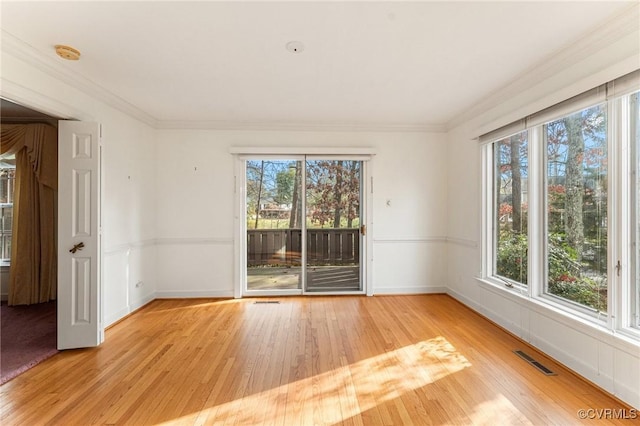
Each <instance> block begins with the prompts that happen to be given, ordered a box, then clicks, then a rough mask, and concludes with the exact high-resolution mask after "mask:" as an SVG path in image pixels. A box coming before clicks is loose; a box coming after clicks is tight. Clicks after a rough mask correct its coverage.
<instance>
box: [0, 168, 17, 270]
mask: <svg viewBox="0 0 640 426" xmlns="http://www.w3.org/2000/svg"><path fill="white" fill-rule="evenodd" d="M3 163H4V162H3ZM3 165H4V166H8V164H3ZM15 176H16V169H15V167H2V168H0V260H3V261H7V260H9V259H10V258H11V227H12V224H13V188H14V186H15Z"/></svg>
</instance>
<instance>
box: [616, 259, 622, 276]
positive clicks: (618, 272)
mask: <svg viewBox="0 0 640 426" xmlns="http://www.w3.org/2000/svg"><path fill="white" fill-rule="evenodd" d="M620 271H622V264H621V263H620V261H619V260H618V263H616V274H617V275H618V276H620Z"/></svg>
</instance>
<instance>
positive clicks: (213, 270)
mask: <svg viewBox="0 0 640 426" xmlns="http://www.w3.org/2000/svg"><path fill="white" fill-rule="evenodd" d="M232 146H252V147H332V146H333V147H345V146H348V147H373V148H376V149H377V155H376V156H375V157H374V160H373V164H372V166H373V176H374V189H375V192H374V194H373V214H372V216H373V222H374V224H373V239H374V240H373V241H374V253H373V256H374V266H373V277H374V280H373V286H374V292H375V293H378V294H380V293H407V292H409V293H412V292H435V291H444V290H445V288H446V287H445V284H446V283H445V281H446V280H445V273H446V269H445V265H446V261H445V247H446V239H445V232H446V209H445V206H446V191H445V184H444V180H445V176H446V170H445V163H444V162H443V161H442V160H441V159H442V158H444V157H445V156H446V145H445V135H444V134H440V133H430V134H428V133H384V132H378V133H366V132H298V131H287V132H282V131H262V132H259V131H213V130H188V131H187V130H160V131H159V134H158V169H157V184H158V189H159V190H158V221H157V224H158V239H157V242H158V295H159V296H161V297H171V296H180V297H182V296H221V297H231V296H233V289H234V281H233V280H234V278H233V259H234V258H233V253H234V252H233V250H234V246H233V244H234V242H233V237H234V226H235V225H234V205H235V204H234V203H235V195H234V190H233V185H234V157H233V155H231V154H230V153H229V148H230V147H232ZM386 200H390V201H391V206H390V207H387V206H386Z"/></svg>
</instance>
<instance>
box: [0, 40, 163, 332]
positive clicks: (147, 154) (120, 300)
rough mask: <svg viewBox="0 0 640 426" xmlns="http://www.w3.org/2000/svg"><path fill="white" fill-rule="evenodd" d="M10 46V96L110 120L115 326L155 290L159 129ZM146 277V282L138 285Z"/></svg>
mask: <svg viewBox="0 0 640 426" xmlns="http://www.w3.org/2000/svg"><path fill="white" fill-rule="evenodd" d="M4 47H5V46H4V44H3V51H2V69H1V70H2V72H1V82H2V87H1V92H0V93H1V94H2V96H3V97H6V98H8V99H11V100H14V101H17V103H20V104H22V105H25V106H28V107H31V108H34V109H38V110H42V111H44V112H47V113H49V114H52V115H57V116H64V117H69V118H74V119H79V120H85V121H97V122H99V123H101V124H102V125H103V143H104V146H103V199H102V217H103V247H104V250H105V256H104V264H103V268H104V278H105V279H104V282H103V286H104V296H105V299H104V309H105V312H104V319H105V325H109V324H111V323H113V322H114V321H117V320H118V319H120V318H122V317H123V316H124V315H126V314H128V313H129V312H130V311H132V310H134V309H136V308H137V307H139V306H141V305H143V304H144V303H146V302H147V301H148V300H150V299H152V298H153V295H154V293H155V286H156V272H155V263H156V254H155V252H156V248H155V245H154V244H152V242H153V239H154V238H155V234H156V218H155V194H156V191H155V189H156V186H155V169H156V154H155V152H156V148H155V130H154V129H152V128H151V127H149V126H148V125H146V124H143V123H141V122H140V121H138V120H135V119H133V118H131V117H130V116H128V115H126V114H123V113H121V112H120V111H118V110H116V109H114V108H112V107H110V106H108V105H106V104H105V103H103V102H101V101H99V100H97V99H96V98H95V97H93V96H90V95H87V94H86V93H84V92H81V91H80V90H78V89H76V88H75V86H74V85H73V84H67V83H64V82H63V81H62V80H61V79H58V78H53V77H52V74H50V73H45V72H43V71H42V69H46V66H44V65H43V66H39V64H37V62H34V59H33V58H28V57H25V58H20V59H18V58H17V57H16V56H14V55H12V54H10V53H8V52H6V51H5V50H4ZM150 241H151V243H149V242H150ZM139 281H142V282H143V283H144V284H143V286H141V287H138V288H136V287H135V284H136V283H137V282H139Z"/></svg>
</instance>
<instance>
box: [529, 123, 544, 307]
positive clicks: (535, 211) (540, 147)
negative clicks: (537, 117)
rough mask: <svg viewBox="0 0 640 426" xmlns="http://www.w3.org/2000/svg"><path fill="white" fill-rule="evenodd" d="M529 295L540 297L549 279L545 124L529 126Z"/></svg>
mask: <svg viewBox="0 0 640 426" xmlns="http://www.w3.org/2000/svg"><path fill="white" fill-rule="evenodd" d="M529 141H530V142H529V173H530V178H529V259H528V262H529V295H530V296H532V297H538V296H540V295H541V294H542V292H543V291H544V284H545V282H546V279H547V273H546V270H547V268H546V263H545V261H544V259H545V253H544V251H545V249H544V236H545V235H546V229H545V228H546V223H545V206H546V202H545V196H546V195H545V190H544V185H545V179H544V177H545V173H544V170H545V164H544V137H543V131H542V126H536V127H533V128H531V129H529Z"/></svg>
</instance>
